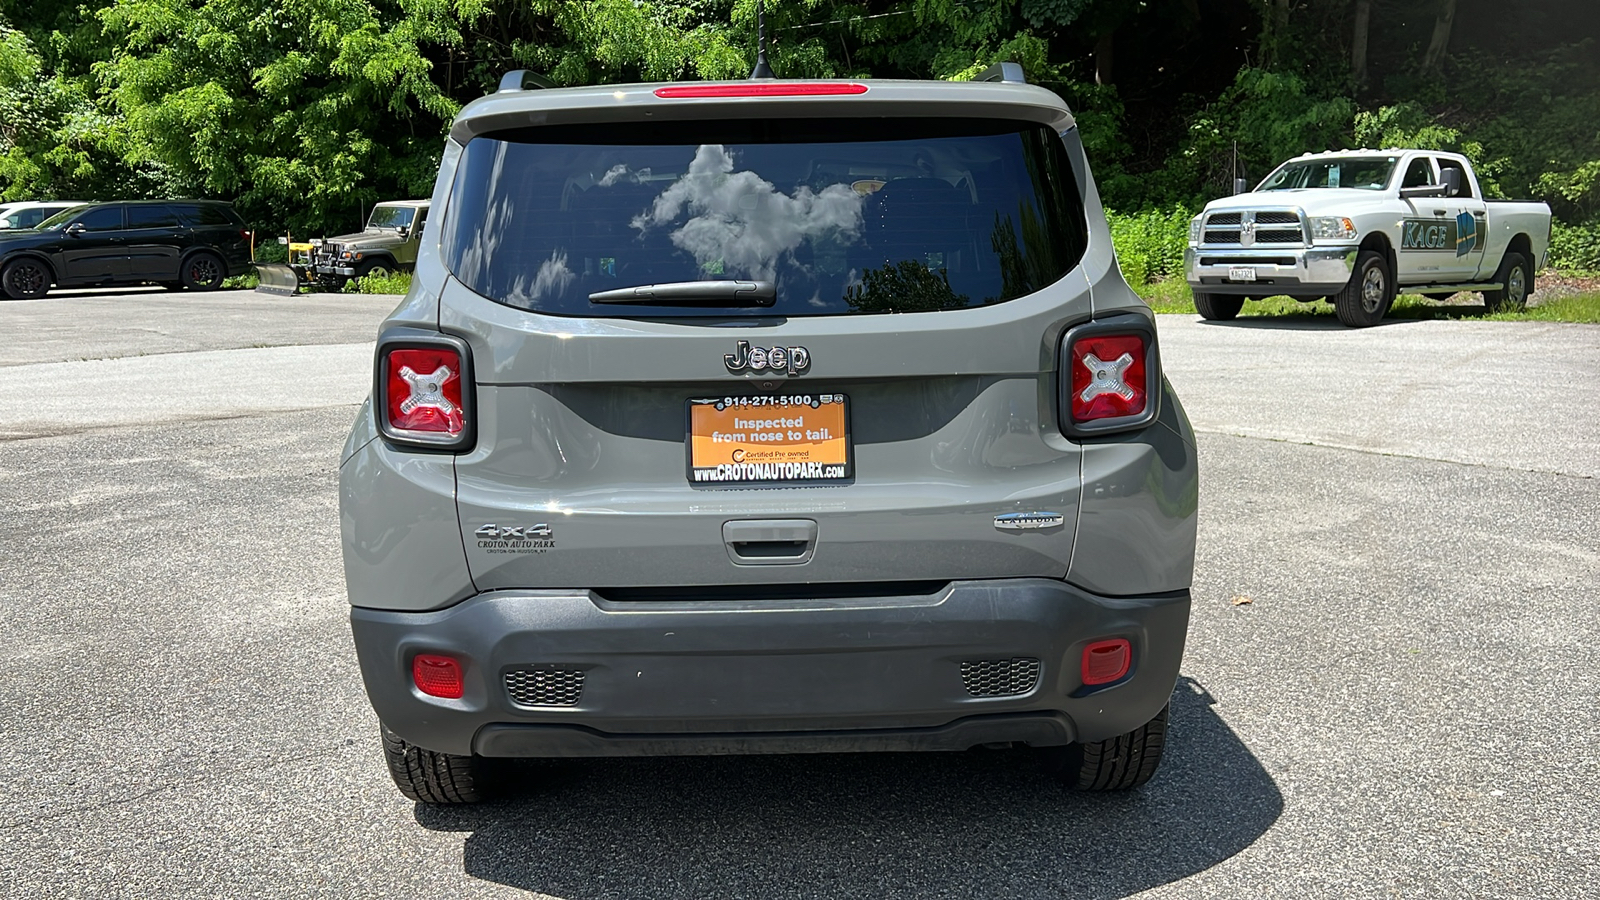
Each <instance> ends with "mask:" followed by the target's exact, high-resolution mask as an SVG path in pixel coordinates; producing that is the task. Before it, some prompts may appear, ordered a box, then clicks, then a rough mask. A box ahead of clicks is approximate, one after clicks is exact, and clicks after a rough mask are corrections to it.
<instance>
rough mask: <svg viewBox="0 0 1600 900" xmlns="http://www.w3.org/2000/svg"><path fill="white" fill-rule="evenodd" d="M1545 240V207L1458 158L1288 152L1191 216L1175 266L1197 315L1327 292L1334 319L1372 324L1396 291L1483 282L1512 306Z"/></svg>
mask: <svg viewBox="0 0 1600 900" xmlns="http://www.w3.org/2000/svg"><path fill="white" fill-rule="evenodd" d="M1549 247H1550V207H1549V206H1547V205H1545V204H1543V203H1537V202H1524V201H1510V200H1485V199H1483V192H1482V190H1481V189H1480V188H1479V186H1478V178H1477V176H1476V175H1475V174H1474V173H1473V171H1472V164H1471V163H1469V162H1468V161H1467V159H1466V157H1464V156H1461V155H1459V154H1455V153H1440V152H1434V151H1422V150H1341V151H1338V152H1329V153H1310V154H1306V155H1304V156H1298V157H1296V158H1294V159H1291V160H1289V161H1288V162H1286V163H1284V164H1283V165H1281V166H1279V167H1278V168H1277V169H1276V170H1275V171H1273V173H1272V174H1271V175H1268V176H1267V177H1266V179H1265V180H1264V181H1262V182H1261V183H1260V184H1259V185H1257V186H1256V189H1255V190H1254V191H1250V192H1248V193H1241V194H1235V195H1234V196H1232V197H1227V198H1224V199H1221V200H1213V201H1212V202H1210V203H1208V204H1206V208H1205V210H1204V211H1203V212H1201V213H1200V215H1198V216H1196V217H1195V218H1194V221H1192V222H1190V223H1189V247H1188V250H1187V251H1185V253H1184V273H1185V275H1186V277H1187V278H1188V281H1189V287H1190V288H1192V289H1193V290H1194V305H1195V308H1196V309H1198V310H1199V312H1200V315H1201V316H1202V317H1204V318H1206V319H1231V318H1233V317H1234V316H1237V315H1238V314H1239V309H1240V308H1241V307H1242V306H1243V305H1244V301H1245V300H1247V299H1252V298H1260V297H1271V296H1277V295H1280V294H1282V295H1287V296H1290V297H1293V298H1295V299H1296V300H1303V301H1307V302H1310V301H1313V300H1318V299H1321V298H1324V297H1326V298H1327V299H1328V301H1329V302H1331V303H1332V304H1333V308H1334V311H1335V312H1336V313H1338V316H1339V321H1341V322H1343V323H1344V324H1346V325H1349V326H1352V327H1364V326H1367V325H1376V324H1377V323H1378V322H1379V321H1381V320H1382V319H1383V316H1384V314H1385V313H1387V312H1388V311H1389V306H1390V304H1392V303H1393V302H1394V298H1395V295H1396V294H1397V293H1404V294H1424V295H1427V296H1429V297H1433V298H1435V299H1443V298H1445V297H1448V296H1449V295H1451V294H1453V293H1456V292H1457V291H1481V292H1483V298H1484V303H1485V305H1486V306H1487V307H1488V308H1489V309H1490V310H1501V309H1520V308H1522V307H1523V306H1525V305H1526V304H1527V302H1528V295H1529V294H1530V293H1532V292H1533V283H1534V282H1533V280H1534V275H1535V274H1536V273H1537V272H1538V271H1539V270H1540V269H1541V268H1543V267H1544V263H1545V256H1546V254H1547V253H1548V251H1549Z"/></svg>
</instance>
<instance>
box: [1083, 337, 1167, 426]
mask: <svg viewBox="0 0 1600 900" xmlns="http://www.w3.org/2000/svg"><path fill="white" fill-rule="evenodd" d="M1146 349H1147V348H1146V345H1145V337H1144V335H1142V334H1127V335H1096V336H1093V337H1081V338H1078V339H1077V340H1075V341H1073V342H1072V344H1071V346H1070V347H1069V348H1068V357H1069V362H1070V364H1071V366H1072V421H1074V422H1077V423H1084V422H1094V421H1097V420H1101V419H1120V418H1124V417H1127V416H1138V415H1142V414H1143V413H1144V411H1145V408H1146V405H1147V404H1148V403H1149V400H1150V398H1149V390H1148V387H1147V385H1146V380H1145V356H1146Z"/></svg>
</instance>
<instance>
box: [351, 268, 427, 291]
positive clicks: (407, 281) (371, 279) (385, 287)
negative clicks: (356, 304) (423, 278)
mask: <svg viewBox="0 0 1600 900" xmlns="http://www.w3.org/2000/svg"><path fill="white" fill-rule="evenodd" d="M409 290H411V273H410V272H394V273H391V274H389V275H368V276H367V277H365V278H352V279H350V280H349V281H347V282H345V284H344V292H345V293H346V294H404V293H406V292H407V291H409Z"/></svg>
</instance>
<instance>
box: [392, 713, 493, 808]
mask: <svg viewBox="0 0 1600 900" xmlns="http://www.w3.org/2000/svg"><path fill="white" fill-rule="evenodd" d="M380 728H382V731H383V756H384V759H385V760H386V761H387V762H388V763H389V775H390V776H392V777H393V778H394V783H395V787H398V788H399V789H400V793H402V794H405V795H406V797H407V798H408V799H411V800H416V801H419V802H422V803H440V804H443V803H477V802H478V801H479V800H482V799H483V793H482V791H481V789H480V788H479V786H478V781H479V776H480V775H481V774H482V772H481V769H482V764H483V761H482V760H481V759H479V758H478V757H476V756H452V755H451V754H449V753H435V752H434V751H432V750H424V749H422V748H421V747H417V746H414V745H412V744H408V743H406V742H405V741H403V740H401V739H400V736H399V735H397V734H395V733H394V732H392V731H390V730H389V729H388V727H387V726H380Z"/></svg>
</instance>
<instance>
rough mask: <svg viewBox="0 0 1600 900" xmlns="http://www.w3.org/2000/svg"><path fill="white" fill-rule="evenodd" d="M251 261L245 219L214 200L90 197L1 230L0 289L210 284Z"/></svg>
mask: <svg viewBox="0 0 1600 900" xmlns="http://www.w3.org/2000/svg"><path fill="white" fill-rule="evenodd" d="M249 267H250V232H249V231H248V230H247V229H246V227H245V224H244V220H243V219H241V218H239V214H238V213H236V212H234V211H233V207H232V206H229V205H228V204H226V203H220V202H217V201H214V200H171V201H160V200H150V201H140V202H129V203H94V204H89V205H87V206H77V207H73V208H72V209H69V210H65V211H63V212H60V213H57V214H56V215H54V216H51V217H50V218H48V219H46V220H44V221H43V222H40V223H39V225H38V227H37V228H34V229H31V230H27V231H17V232H12V233H10V234H0V294H4V295H5V296H7V297H10V298H12V299H14V300H29V299H32V298H34V297H42V296H44V294H45V292H46V291H48V290H49V289H50V286H51V285H56V286H58V287H87V286H93V285H109V284H142V283H154V284H160V285H163V286H165V287H169V288H174V289H175V288H179V287H185V288H191V289H194V290H202V291H212V290H216V289H217V288H219V287H221V286H222V280H223V279H224V278H227V277H229V276H233V275H242V274H244V273H245V271H246V270H248V269H249Z"/></svg>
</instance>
